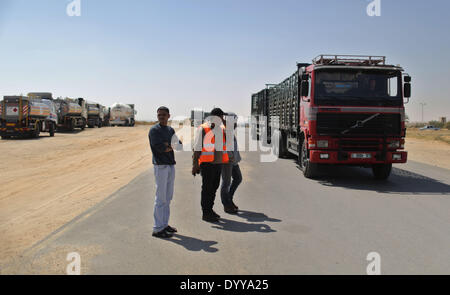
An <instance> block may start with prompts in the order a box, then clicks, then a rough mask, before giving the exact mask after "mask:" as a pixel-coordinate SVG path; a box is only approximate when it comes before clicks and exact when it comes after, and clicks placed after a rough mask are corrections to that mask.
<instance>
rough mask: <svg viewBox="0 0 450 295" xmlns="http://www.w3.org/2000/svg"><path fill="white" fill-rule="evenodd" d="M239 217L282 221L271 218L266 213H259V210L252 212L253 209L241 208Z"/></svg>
mask: <svg viewBox="0 0 450 295" xmlns="http://www.w3.org/2000/svg"><path fill="white" fill-rule="evenodd" d="M237 216H238V217H241V218H245V219H247V221H249V222H263V221H270V222H280V221H281V220H280V219H275V218H270V217H269V216H267V215H266V214H264V213H258V212H251V211H245V210H239V212H238V214H237Z"/></svg>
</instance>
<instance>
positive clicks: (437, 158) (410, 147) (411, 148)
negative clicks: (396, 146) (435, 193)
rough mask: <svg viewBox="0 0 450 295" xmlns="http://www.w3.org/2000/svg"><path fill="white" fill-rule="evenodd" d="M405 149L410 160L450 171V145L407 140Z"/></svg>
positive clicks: (413, 139) (412, 139)
mask: <svg viewBox="0 0 450 295" xmlns="http://www.w3.org/2000/svg"><path fill="white" fill-rule="evenodd" d="M405 149H406V150H407V151H408V159H409V160H413V161H417V162H421V163H425V164H428V165H433V166H437V167H441V168H445V169H450V144H447V143H445V142H442V141H435V140H433V141H428V140H422V139H416V138H407V139H406V144H405Z"/></svg>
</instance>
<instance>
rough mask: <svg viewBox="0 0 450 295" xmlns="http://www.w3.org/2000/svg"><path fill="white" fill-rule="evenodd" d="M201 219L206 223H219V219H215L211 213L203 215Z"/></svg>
mask: <svg viewBox="0 0 450 295" xmlns="http://www.w3.org/2000/svg"><path fill="white" fill-rule="evenodd" d="M202 219H203V220H204V221H207V222H218V221H219V218H218V217H216V216H215V215H213V214H212V213H209V214H203V217H202Z"/></svg>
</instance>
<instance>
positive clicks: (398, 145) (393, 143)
mask: <svg viewBox="0 0 450 295" xmlns="http://www.w3.org/2000/svg"><path fill="white" fill-rule="evenodd" d="M389 147H390V148H399V147H400V141H398V140H396V141H392V142H391V143H389Z"/></svg>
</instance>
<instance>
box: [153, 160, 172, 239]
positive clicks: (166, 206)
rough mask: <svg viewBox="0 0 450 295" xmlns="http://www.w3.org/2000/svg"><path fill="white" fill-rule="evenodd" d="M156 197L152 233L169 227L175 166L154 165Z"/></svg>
mask: <svg viewBox="0 0 450 295" xmlns="http://www.w3.org/2000/svg"><path fill="white" fill-rule="evenodd" d="M154 172H155V184H156V196H155V207H154V211H153V217H154V219H155V224H154V226H153V231H154V232H159V231H162V230H163V229H165V228H166V227H167V226H168V225H169V216H170V201H172V197H173V186H174V182H175V165H154Z"/></svg>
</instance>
